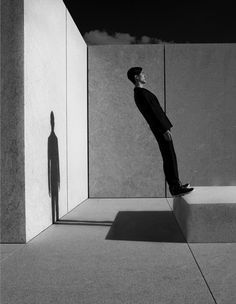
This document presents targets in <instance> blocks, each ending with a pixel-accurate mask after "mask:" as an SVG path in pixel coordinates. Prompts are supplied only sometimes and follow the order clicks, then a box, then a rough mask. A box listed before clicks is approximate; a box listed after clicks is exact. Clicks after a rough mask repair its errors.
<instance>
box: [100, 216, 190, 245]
mask: <svg viewBox="0 0 236 304" xmlns="http://www.w3.org/2000/svg"><path fill="white" fill-rule="evenodd" d="M106 239H108V240H127V241H142V242H144V241H147V242H165V243H166V242H167V243H172V242H174V243H185V242H186V241H185V239H184V236H183V234H182V232H181V230H180V228H179V225H178V223H177V222H176V219H175V217H174V215H173V212H172V211H120V212H118V213H117V215H116V218H115V220H114V223H113V225H112V227H111V228H110V230H109V232H108V234H107V236H106Z"/></svg>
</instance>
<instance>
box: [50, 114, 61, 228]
mask: <svg viewBox="0 0 236 304" xmlns="http://www.w3.org/2000/svg"><path fill="white" fill-rule="evenodd" d="M50 124H51V133H50V135H49V137H48V193H49V196H50V197H51V207H52V223H53V224H55V223H56V221H58V219H59V190H60V167H59V151H58V139H57V136H56V134H55V132H54V126H55V119H54V113H53V111H51V114H50Z"/></svg>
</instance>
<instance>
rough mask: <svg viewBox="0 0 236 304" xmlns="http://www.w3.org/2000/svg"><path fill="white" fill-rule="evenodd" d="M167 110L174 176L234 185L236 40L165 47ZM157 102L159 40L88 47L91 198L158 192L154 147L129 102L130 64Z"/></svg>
mask: <svg viewBox="0 0 236 304" xmlns="http://www.w3.org/2000/svg"><path fill="white" fill-rule="evenodd" d="M165 62H166V109H167V115H168V116H169V118H170V120H171V121H172V123H173V125H174V127H173V128H172V134H173V139H174V144H175V148H176V153H177V158H178V161H179V171H180V178H181V180H182V181H183V182H191V184H192V185H196V186H211V185H215V186H216V185H217V186H220V185H236V170H235V168H236V157H235V155H236V141H235V134H236V124H235V117H236V103H235V98H236V86H235V78H236V46H235V45H234V44H231V45H217V44H211V45H203V44H202V45H190V44H184V45H175V44H173V45H172V44H168V45H166V46H165ZM135 65H138V66H142V67H143V68H144V71H145V72H146V74H147V86H146V87H147V88H150V89H151V91H153V92H154V93H156V95H157V96H158V98H159V100H160V101H161V103H162V104H163V71H164V70H163V46H161V45H131V46H91V47H89V157H90V158H89V160H90V163H89V195H90V197H96V196H97V197H135V196H141V197H155V196H164V186H163V185H164V176H163V172H162V160H161V157H160V152H159V148H158V146H157V144H156V141H155V139H154V137H153V136H152V134H151V133H150V131H149V129H148V127H147V124H146V122H145V121H144V119H143V118H142V116H141V114H140V113H139V111H138V110H137V108H136V106H135V104H134V101H133V89H132V84H131V83H128V82H127V78H126V71H127V69H128V68H129V67H130V66H135Z"/></svg>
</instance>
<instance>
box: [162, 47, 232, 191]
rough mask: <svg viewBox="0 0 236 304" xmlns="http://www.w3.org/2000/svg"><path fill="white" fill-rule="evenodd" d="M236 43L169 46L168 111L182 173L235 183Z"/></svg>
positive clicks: (205, 181)
mask: <svg viewBox="0 0 236 304" xmlns="http://www.w3.org/2000/svg"><path fill="white" fill-rule="evenodd" d="M235 79H236V45H235V44H228V45H224V44H192V45H191V44H182V45H181V44H180V45H166V80H167V82H166V92H167V95H166V101H167V113H168V115H169V117H170V119H171V121H172V122H173V124H174V128H173V137H174V140H175V147H176V152H177V155H178V159H179V170H180V175H181V177H182V179H183V180H184V181H190V182H191V183H192V184H193V185H196V186H230V185H231V186H233V185H236V120H235V117H236V102H235V100H236V85H235Z"/></svg>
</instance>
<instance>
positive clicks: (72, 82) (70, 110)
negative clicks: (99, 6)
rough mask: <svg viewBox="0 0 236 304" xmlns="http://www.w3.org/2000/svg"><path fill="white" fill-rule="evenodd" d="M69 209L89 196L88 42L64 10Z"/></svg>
mask: <svg viewBox="0 0 236 304" xmlns="http://www.w3.org/2000/svg"><path fill="white" fill-rule="evenodd" d="M67 123H68V131H67V138H68V210H71V209H72V208H74V207H75V206H76V205H78V203H79V202H81V201H83V200H85V199H86V198H87V197H88V156H87V155H88V154H87V153H88V151H87V141H88V137H87V45H86V43H85V42H84V40H83V38H82V36H81V34H80V33H79V31H78V28H77V27H76V25H75V23H74V21H73V19H72V18H71V16H70V14H69V13H68V11H67Z"/></svg>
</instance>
